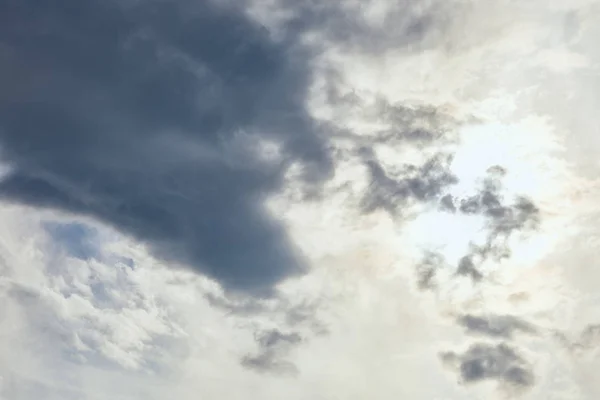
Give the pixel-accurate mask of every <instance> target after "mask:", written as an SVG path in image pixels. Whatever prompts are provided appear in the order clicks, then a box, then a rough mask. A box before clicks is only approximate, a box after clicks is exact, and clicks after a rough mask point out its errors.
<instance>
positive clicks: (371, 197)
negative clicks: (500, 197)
mask: <svg viewBox="0 0 600 400" xmlns="http://www.w3.org/2000/svg"><path fill="white" fill-rule="evenodd" d="M450 161H451V157H450V156H449V155H447V154H443V153H438V154H436V155H434V156H433V157H431V158H430V159H429V160H427V161H426V162H425V163H424V164H423V165H420V166H415V165H406V166H404V167H403V168H402V169H401V170H400V171H398V172H395V173H394V174H393V175H392V174H390V173H388V172H387V171H386V170H385V169H384V168H383V166H382V165H381V163H380V162H379V161H378V160H376V159H375V157H374V156H371V157H369V159H367V160H366V161H365V164H366V166H367V168H368V170H369V172H370V177H371V185H370V188H369V190H367V193H366V194H365V197H364V198H363V210H364V211H365V212H372V211H375V210H377V209H384V210H386V211H388V212H389V213H390V214H392V215H397V214H398V213H399V212H401V209H402V207H403V206H406V205H408V204H411V203H416V202H431V201H433V200H435V199H438V198H439V197H440V195H441V194H442V193H443V191H444V189H446V188H447V187H449V186H450V185H452V184H455V183H456V182H457V180H456V177H455V176H454V175H453V174H452V173H451V172H450V170H449V168H448V166H449V164H450Z"/></svg>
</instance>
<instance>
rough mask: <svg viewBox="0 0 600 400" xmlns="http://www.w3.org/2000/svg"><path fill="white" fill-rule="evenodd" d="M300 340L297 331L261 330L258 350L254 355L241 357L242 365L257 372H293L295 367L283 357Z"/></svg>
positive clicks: (258, 338) (295, 370)
mask: <svg viewBox="0 0 600 400" xmlns="http://www.w3.org/2000/svg"><path fill="white" fill-rule="evenodd" d="M301 342H302V337H301V336H300V335H299V334H298V333H283V332H281V331H279V330H276V329H273V330H270V331H267V332H263V333H261V334H260V335H258V337H257V343H258V346H259V352H258V353H257V354H254V355H246V356H244V357H243V358H242V360H241V363H242V365H243V366H245V367H247V368H250V369H253V370H256V371H258V372H269V373H275V374H293V373H296V372H297V369H296V367H295V366H294V364H292V363H291V362H289V361H286V360H284V359H283V357H284V356H285V355H286V354H287V353H288V352H289V351H290V349H291V348H292V347H293V346H296V345H298V344H299V343H301Z"/></svg>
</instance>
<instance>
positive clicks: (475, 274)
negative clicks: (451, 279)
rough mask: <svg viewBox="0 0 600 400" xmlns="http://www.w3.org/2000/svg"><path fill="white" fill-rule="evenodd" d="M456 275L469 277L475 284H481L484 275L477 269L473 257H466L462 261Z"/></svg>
mask: <svg viewBox="0 0 600 400" xmlns="http://www.w3.org/2000/svg"><path fill="white" fill-rule="evenodd" d="M456 274H457V275H462V276H467V277H469V278H471V279H472V280H473V282H479V281H481V280H482V279H483V274H482V273H481V272H479V270H478V269H477V268H476V266H475V263H474V262H473V256H471V255H467V256H464V257H462V258H461V259H460V261H459V262H458V268H457V269H456Z"/></svg>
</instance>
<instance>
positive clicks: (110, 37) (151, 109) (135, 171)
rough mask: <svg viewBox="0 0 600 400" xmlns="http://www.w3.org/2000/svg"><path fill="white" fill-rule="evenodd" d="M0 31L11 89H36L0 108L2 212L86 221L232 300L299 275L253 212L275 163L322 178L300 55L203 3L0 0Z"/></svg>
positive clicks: (279, 230) (291, 256) (322, 153)
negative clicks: (134, 242) (6, 169)
mask: <svg viewBox="0 0 600 400" xmlns="http://www.w3.org/2000/svg"><path fill="white" fill-rule="evenodd" d="M1 25H2V28H1V32H2V36H3V43H4V45H5V46H7V47H8V48H10V53H9V55H8V57H9V62H11V63H14V64H19V63H24V64H26V65H27V69H26V70H25V71H24V74H26V76H24V77H20V76H19V77H17V79H21V81H20V82H21V83H22V84H23V85H24V84H25V83H26V82H27V81H28V80H29V78H31V77H34V76H35V77H36V84H35V85H34V86H31V85H24V86H23V88H26V90H25V89H24V91H21V92H20V93H19V95H18V96H13V97H11V98H3V99H2V103H1V104H0V123H1V125H0V128H1V129H0V145H1V147H2V156H3V160H5V161H6V162H8V163H9V164H10V165H11V167H12V172H11V173H10V174H9V175H8V176H7V177H6V178H5V179H4V180H3V181H2V183H0V195H1V196H2V197H3V198H4V199H6V200H9V201H12V202H19V203H23V204H30V205H34V206H39V207H49V208H54V209H60V210H64V211H69V212H72V213H75V214H83V215H87V216H91V217H94V218H96V219H98V220H101V221H103V222H105V223H107V224H109V225H111V226H114V227H116V228H117V229H119V230H120V231H122V232H124V233H126V234H128V235H131V236H133V237H135V238H137V239H139V240H142V241H144V242H146V243H148V244H150V245H151V247H152V248H153V250H154V252H155V254H156V255H158V256H160V257H162V258H164V259H167V260H172V261H176V262H179V263H182V264H188V265H190V266H192V267H193V268H194V269H196V270H198V271H200V272H202V273H204V274H207V275H209V276H211V277H213V278H215V279H217V280H218V281H219V282H220V283H222V284H223V285H224V286H226V287H227V288H231V289H239V290H248V291H262V290H266V291H268V290H269V289H270V288H272V286H273V285H274V284H276V283H277V282H278V281H280V280H282V279H284V278H286V277H287V276H290V275H294V274H297V273H299V272H301V271H302V270H303V269H304V266H303V262H302V259H301V257H300V256H299V255H298V254H296V252H295V250H294V248H293V245H292V244H290V243H289V241H288V240H286V235H285V231H284V228H283V227H282V226H280V224H279V223H278V222H277V221H275V220H274V219H273V218H272V217H270V216H269V215H268V214H267V213H266V212H265V210H263V209H262V207H261V199H262V198H263V197H265V196H267V195H268V194H269V193H271V192H272V191H273V190H275V189H276V188H277V187H278V186H279V185H280V183H281V176H282V172H283V171H285V168H286V166H287V165H289V164H290V163H292V162H301V163H303V164H304V165H305V166H306V174H305V176H306V177H307V178H310V179H312V180H318V179H320V177H321V176H324V175H327V174H328V170H329V168H330V161H329V160H328V155H327V152H326V149H325V143H324V141H323V140H322V138H321V136H320V135H319V132H318V130H319V128H318V127H317V125H316V124H315V123H314V121H312V119H311V117H310V116H309V115H308V114H307V112H306V110H305V109H304V106H303V104H304V96H305V93H306V87H307V82H308V81H307V80H308V77H309V75H310V71H309V70H308V65H307V58H306V57H307V55H306V54H305V53H303V52H302V50H301V49H300V47H299V45H295V44H294V43H291V42H275V41H273V40H272V39H270V38H269V35H268V32H266V31H265V30H264V29H263V28H261V27H260V26H259V25H257V24H256V23H254V22H252V21H251V20H250V19H248V17H246V16H245V15H244V13H243V12H242V11H240V10H237V9H234V8H231V7H226V6H217V5H215V4H213V3H212V2H201V3H197V4H196V3H185V4H184V3H167V2H152V3H137V4H136V5H121V6H119V5H117V4H114V3H112V2H111V3H106V2H97V1H92V2H87V3H85V4H79V3H78V4H75V3H72V4H71V3H68V4H62V3H61V4H58V3H57V4H52V5H51V4H48V5H45V6H41V7H37V6H36V7H33V6H31V7H30V6H29V4H28V3H23V4H19V5H17V4H16V3H13V2H9V3H6V4H4V5H3V6H2V23H1ZM26 26H29V27H32V28H31V29H25V28H24V27H26ZM6 78H7V77H4V79H6ZM246 136H247V140H246V139H244V137H246ZM262 142H264V143H267V142H268V143H274V145H276V146H279V147H280V148H281V150H280V151H279V155H276V156H275V157H274V159H272V160H265V158H264V157H265V155H264V154H263V151H262V150H261V143H262Z"/></svg>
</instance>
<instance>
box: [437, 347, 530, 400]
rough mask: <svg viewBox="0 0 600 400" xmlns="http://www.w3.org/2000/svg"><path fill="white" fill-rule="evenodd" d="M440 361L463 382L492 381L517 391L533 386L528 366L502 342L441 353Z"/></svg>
mask: <svg viewBox="0 0 600 400" xmlns="http://www.w3.org/2000/svg"><path fill="white" fill-rule="evenodd" d="M441 358H442V361H444V362H445V363H446V364H447V365H449V366H451V367H453V368H455V369H457V371H458V373H459V374H460V377H461V379H462V381H463V382H464V383H475V382H481V381H484V380H494V381H497V382H498V383H499V384H500V385H501V386H502V387H503V388H517V389H525V388H528V387H531V386H533V385H534V383H535V377H534V374H533V372H532V371H531V367H530V365H529V363H527V362H526V361H525V360H524V359H523V358H522V357H521V356H520V355H518V354H517V352H516V351H515V350H514V349H513V348H511V347H509V346H508V345H506V344H504V343H500V344H497V345H491V344H486V343H479V344H474V345H472V346H470V347H469V348H468V349H467V350H466V351H464V352H463V353H455V352H446V353H443V354H441Z"/></svg>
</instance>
